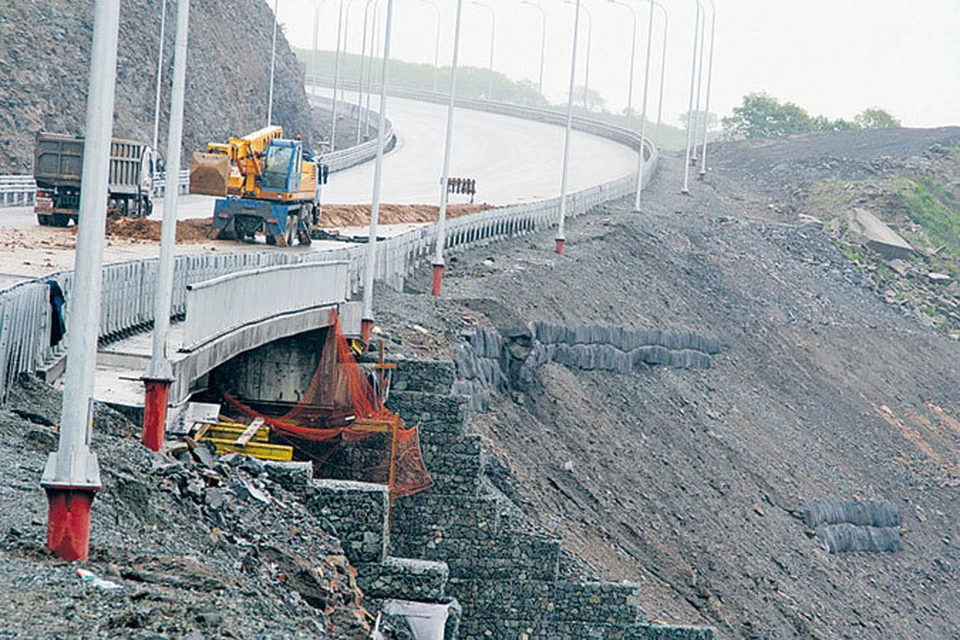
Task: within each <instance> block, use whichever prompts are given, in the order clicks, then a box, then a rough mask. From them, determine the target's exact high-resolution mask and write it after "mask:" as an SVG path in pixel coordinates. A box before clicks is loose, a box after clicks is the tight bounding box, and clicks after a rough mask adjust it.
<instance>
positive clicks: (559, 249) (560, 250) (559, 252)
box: [556, 238, 564, 256]
mask: <svg viewBox="0 0 960 640" xmlns="http://www.w3.org/2000/svg"><path fill="white" fill-rule="evenodd" d="M563 243H564V241H563V240H561V239H560V238H557V249H556V251H557V255H558V256H562V255H563Z"/></svg>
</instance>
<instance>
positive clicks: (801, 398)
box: [378, 152, 960, 638]
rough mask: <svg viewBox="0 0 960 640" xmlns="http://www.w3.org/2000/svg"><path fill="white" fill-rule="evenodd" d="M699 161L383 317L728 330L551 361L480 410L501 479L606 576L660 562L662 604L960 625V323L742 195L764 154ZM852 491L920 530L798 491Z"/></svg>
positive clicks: (751, 618) (499, 251) (926, 631)
mask: <svg viewBox="0 0 960 640" xmlns="http://www.w3.org/2000/svg"><path fill="white" fill-rule="evenodd" d="M864 153H866V152H864ZM681 170H682V169H681V166H680V160H678V159H676V158H672V157H667V158H665V159H664V161H663V164H662V168H661V173H660V174H659V175H658V176H657V178H656V179H655V180H654V182H653V184H652V185H651V188H650V189H649V192H648V193H647V196H646V200H645V201H646V205H645V206H644V213H643V214H641V215H637V214H634V213H632V211H631V209H632V207H631V206H630V203H627V202H621V203H617V204H615V205H611V206H607V207H605V208H602V209H601V210H599V211H596V212H595V213H593V214H591V215H589V216H586V217H584V218H582V219H578V220H576V221H575V222H574V223H573V224H572V226H571V228H570V230H569V231H568V235H567V249H566V252H565V254H564V256H562V257H557V256H555V255H554V254H553V253H552V251H550V249H552V246H553V238H552V234H551V233H550V232H548V233H545V234H541V235H538V236H536V237H527V238H523V239H518V240H515V241H511V242H508V243H505V244H503V245H497V246H495V247H487V248H485V249H482V250H480V251H477V252H472V253H468V254H465V255H461V256H457V257H455V258H453V259H451V260H450V261H449V263H448V267H447V275H446V277H445V280H444V298H443V299H442V300H440V301H434V300H433V299H431V298H430V297H429V296H428V295H427V294H426V292H428V291H429V274H427V273H424V274H422V275H421V276H419V277H418V278H417V279H415V280H414V281H412V282H411V283H409V284H408V291H407V293H405V294H396V293H390V292H386V291H384V292H383V293H382V294H381V298H380V300H379V311H378V314H379V315H378V321H379V322H381V323H382V324H383V325H384V326H385V327H388V328H390V329H391V330H394V331H396V332H398V333H399V334H400V336H401V337H405V338H406V339H407V340H408V341H410V342H411V343H412V344H411V347H412V351H413V352H414V353H416V352H422V351H423V350H424V348H423V347H424V343H423V336H422V329H423V328H425V329H426V330H427V331H428V332H429V334H430V336H431V337H432V338H431V340H430V341H429V342H430V343H431V345H430V347H429V352H430V353H444V352H446V353H448V354H449V353H452V349H453V347H454V346H455V345H456V344H457V343H458V336H459V334H460V332H461V331H463V330H465V329H469V328H470V327H472V326H475V325H478V324H479V325H486V326H495V327H496V326H498V327H500V328H501V329H506V328H512V327H515V326H517V325H520V326H522V325H523V323H525V322H528V321H533V320H549V321H554V322H562V323H566V324H570V325H578V324H588V323H601V324H611V325H617V326H624V327H627V328H633V329H640V328H660V329H666V330H671V331H695V332H698V333H700V334H704V335H707V336H712V337H715V338H718V339H719V340H720V342H721V345H722V346H721V351H720V353H719V354H718V355H716V356H714V357H713V367H712V368H710V369H690V370H673V369H668V368H663V367H652V368H649V369H647V370H644V371H642V372H639V373H633V374H613V373H605V372H598V371H572V370H569V369H567V368H564V367H561V366H558V365H547V366H545V367H543V368H541V369H540V370H539V372H538V374H537V375H536V376H535V378H534V381H533V384H532V385H531V387H530V388H529V389H527V390H523V391H522V390H519V389H513V390H511V391H510V392H508V393H506V394H500V395H497V396H496V399H495V401H493V402H492V403H491V405H492V409H491V411H490V412H489V413H487V414H480V415H475V416H474V418H473V425H474V428H475V429H477V430H478V431H480V432H481V433H483V434H484V435H486V436H487V437H488V439H489V443H490V446H491V448H492V449H493V451H495V453H496V454H497V458H498V463H497V464H496V465H495V466H494V467H495V468H496V469H498V470H499V472H498V473H497V474H496V476H495V477H496V478H497V484H498V485H499V486H500V487H501V489H503V490H504V491H505V492H506V493H508V494H509V495H512V496H514V497H515V499H516V500H517V502H518V503H520V504H521V505H522V506H523V507H524V508H525V509H526V510H527V512H528V513H530V514H531V515H532V516H533V517H534V518H535V519H536V520H537V521H538V523H539V524H540V525H541V526H542V527H543V528H545V529H547V530H552V531H556V532H558V533H560V534H562V535H563V536H564V538H565V539H566V540H567V541H568V542H569V545H570V547H571V548H572V550H573V551H574V552H575V553H576V554H577V555H578V556H580V557H581V558H582V559H583V560H584V561H586V562H587V563H588V564H589V565H590V566H591V567H592V568H593V569H594V570H595V571H597V572H598V573H599V574H600V575H601V576H602V577H604V578H610V579H631V580H637V581H640V582H641V583H642V584H643V585H644V588H645V601H644V607H645V609H646V611H647V613H648V615H649V616H650V617H651V618H658V619H661V620H665V621H681V622H697V623H708V624H713V625H716V626H717V627H718V628H719V630H720V632H721V635H722V636H723V637H728V638H790V637H798V638H953V637H955V634H956V632H957V630H958V629H960V595H958V594H960V547H958V541H960V527H958V522H957V518H956V514H957V513H960V494H958V491H960V344H958V343H957V342H956V341H952V340H949V339H948V338H946V337H944V336H942V335H940V334H938V333H937V332H935V331H934V330H931V329H929V328H925V327H923V326H921V325H920V324H919V323H918V322H917V321H916V320H915V319H914V318H913V317H912V316H911V315H910V314H909V313H905V312H904V311H903V310H902V309H901V308H900V307H898V306H895V305H890V304H887V303H885V302H883V301H882V299H880V298H878V297H877V296H876V295H875V294H874V292H873V290H872V288H871V287H870V285H869V283H868V282H867V281H866V280H865V278H864V276H863V275H862V272H861V271H859V270H858V269H857V268H856V265H854V264H853V263H851V262H850V261H848V260H847V259H846V258H845V257H844V255H843V253H842V252H841V250H840V249H839V248H838V247H837V246H836V245H835V244H834V243H833V242H832V241H831V239H830V238H829V237H827V235H826V234H824V233H823V232H822V231H820V230H819V229H816V228H809V227H798V226H793V225H787V224H783V223H780V222H772V221H757V220H749V219H746V218H744V217H743V216H742V215H741V214H742V213H743V212H742V211H741V210H739V209H738V207H737V205H736V203H737V202H742V201H744V200H745V199H746V197H747V196H748V195H749V194H751V193H754V192H755V188H754V185H751V184H749V183H745V182H744V177H743V176H738V175H730V174H727V175H725V176H724V178H723V180H720V179H718V180H716V182H717V183H722V185H723V186H722V187H721V188H719V189H718V187H716V186H714V184H715V183H713V184H711V183H708V184H695V185H694V188H693V192H694V197H692V198H685V197H682V196H680V195H679V194H678V191H679V185H680V182H681ZM717 173H718V174H719V173H720V171H719V170H718V171H717ZM730 202H732V203H734V206H732V207H731V206H729V205H728V204H727V203H730ZM412 323H417V324H418V325H420V327H421V329H417V330H416V331H414V330H412V329H413V327H411V324H412ZM418 334H420V335H419V337H418ZM831 498H835V499H843V500H879V501H887V502H893V503H896V504H898V505H900V506H901V507H902V509H903V513H904V524H903V527H902V531H901V532H902V536H903V550H902V551H899V552H896V553H880V554H870V553H862V554H828V553H827V552H826V550H825V549H824V548H823V547H822V546H821V544H820V543H819V542H818V541H817V539H816V538H814V537H813V532H812V531H810V530H808V529H807V528H806V527H805V525H804V523H803V522H802V520H801V518H800V517H799V515H800V510H801V509H802V507H803V506H804V505H807V504H809V503H810V502H811V501H813V500H818V499H831Z"/></svg>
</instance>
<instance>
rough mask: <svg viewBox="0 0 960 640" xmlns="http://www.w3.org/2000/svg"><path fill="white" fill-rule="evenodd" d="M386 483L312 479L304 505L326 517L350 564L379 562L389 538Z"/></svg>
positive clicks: (384, 552) (382, 558)
mask: <svg viewBox="0 0 960 640" xmlns="http://www.w3.org/2000/svg"><path fill="white" fill-rule="evenodd" d="M389 503H390V500H389V491H388V490H387V487H386V486H384V485H379V484H370V483H368V482H349V481H346V480H314V481H312V482H311V483H310V488H309V491H308V495H307V508H308V509H309V510H310V511H311V512H312V513H314V514H316V515H318V516H321V517H322V518H325V519H326V521H327V522H329V523H330V525H331V527H332V528H333V530H334V531H333V533H334V535H336V536H337V537H339V538H340V543H341V544H342V545H343V550H344V553H346V554H347V557H348V558H349V559H350V562H351V563H353V564H365V563H380V562H383V560H384V559H385V558H386V556H387V545H388V544H389V540H390V533H389V529H388V521H387V514H388V511H389Z"/></svg>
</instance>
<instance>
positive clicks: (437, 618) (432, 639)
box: [382, 600, 450, 640]
mask: <svg viewBox="0 0 960 640" xmlns="http://www.w3.org/2000/svg"><path fill="white" fill-rule="evenodd" d="M382 608H383V612H384V613H387V614H389V615H391V616H400V617H403V618H405V619H406V621H407V624H408V625H409V626H410V631H411V633H413V639H414V640H443V628H444V626H445V625H446V624H447V616H448V615H449V613H450V608H449V606H448V605H445V604H428V603H426V602H413V601H411V600H384V601H383V607H382Z"/></svg>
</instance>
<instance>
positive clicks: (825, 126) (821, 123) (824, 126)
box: [810, 116, 860, 131]
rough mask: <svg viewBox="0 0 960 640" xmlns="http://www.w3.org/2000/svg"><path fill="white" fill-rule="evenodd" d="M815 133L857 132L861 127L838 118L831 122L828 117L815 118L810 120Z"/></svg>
mask: <svg viewBox="0 0 960 640" xmlns="http://www.w3.org/2000/svg"><path fill="white" fill-rule="evenodd" d="M810 122H811V124H812V125H813V130H814V131H856V130H857V129H859V128H860V125H859V124H857V123H856V122H851V121H850V120H844V119H843V118H837V119H836V120H831V119H830V118H828V117H827V116H814V117H813V118H811V119H810Z"/></svg>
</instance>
